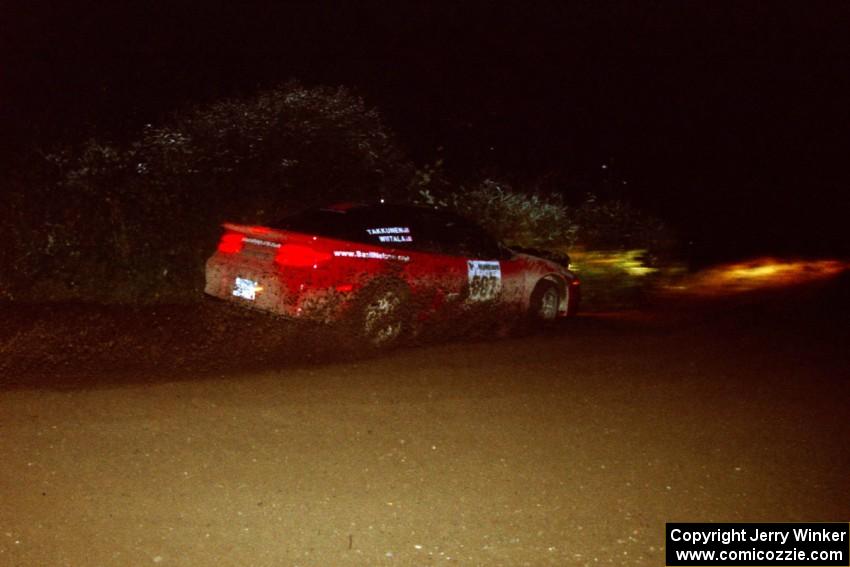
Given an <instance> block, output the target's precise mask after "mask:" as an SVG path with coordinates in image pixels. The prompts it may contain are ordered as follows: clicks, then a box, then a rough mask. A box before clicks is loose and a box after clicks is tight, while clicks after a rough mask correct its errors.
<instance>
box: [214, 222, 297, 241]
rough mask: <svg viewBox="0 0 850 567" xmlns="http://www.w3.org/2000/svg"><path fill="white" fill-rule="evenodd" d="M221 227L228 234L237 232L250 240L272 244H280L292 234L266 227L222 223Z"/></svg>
mask: <svg viewBox="0 0 850 567" xmlns="http://www.w3.org/2000/svg"><path fill="white" fill-rule="evenodd" d="M221 226H222V227H224V229H225V230H227V231H229V232H238V233H239V234H244V235H245V236H250V237H251V238H258V239H260V240H270V241H273V242H280V241H282V240H284V239H285V238H286V237H287V236H290V235H291V234H292V233H290V232H287V231H282V230H277V229H274V228H269V227H267V226H252V225H247V224H237V223H232V222H226V223H223V224H222V225H221Z"/></svg>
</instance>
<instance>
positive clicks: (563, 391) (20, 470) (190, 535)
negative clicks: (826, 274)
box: [0, 281, 850, 566]
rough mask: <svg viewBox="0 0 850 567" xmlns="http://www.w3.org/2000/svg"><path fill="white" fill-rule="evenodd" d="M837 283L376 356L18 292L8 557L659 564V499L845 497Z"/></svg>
mask: <svg viewBox="0 0 850 567" xmlns="http://www.w3.org/2000/svg"><path fill="white" fill-rule="evenodd" d="M846 288H847V286H846V281H844V282H842V283H841V285H836V286H833V287H830V288H828V289H820V288H816V289H807V290H805V291H800V292H788V293H781V294H777V295H774V296H771V297H748V298H745V299H736V300H729V301H713V302H708V303H704V302H703V303H693V302H692V303H688V302H682V301H681V300H680V301H679V303H677V304H676V305H675V306H666V307H663V308H656V309H654V310H646V311H635V312H621V313H609V314H604V313H597V314H593V315H586V316H583V317H580V318H579V319H577V320H575V321H571V322H569V324H568V325H566V326H564V327H562V328H559V329H556V330H554V331H552V332H548V333H545V334H541V335H536V336H530V337H523V338H513V339H504V340H468V341H461V342H452V343H442V344H430V345H425V346H418V347H415V348H406V349H401V350H398V351H396V352H393V353H389V354H386V355H382V356H378V357H371V358H369V357H361V358H357V357H350V356H349V357H346V356H338V353H336V349H335V345H334V344H333V342H332V341H330V340H329V339H326V338H325V339H323V338H322V337H321V336H318V337H317V336H316V334H315V333H312V332H309V331H310V330H309V329H305V328H302V327H299V326H296V325H288V326H285V325H282V324H281V323H280V322H278V321H269V320H265V319H257V318H256V316H254V315H250V316H248V315H244V316H243V315H241V314H234V313H232V312H227V313H225V314H223V312H222V311H221V309H222V308H221V307H220V306H218V305H212V306H211V307H210V306H205V307H202V308H197V307H187V306H182V307H179V306H178V307H175V306H172V307H157V308H138V309H136V310H130V311H128V310H122V309H116V308H103V307H98V308H95V307H87V306H73V307H67V306H65V307H57V306H50V307H46V306H38V307H34V306H29V307H24V308H22V307H15V308H14V309H13V308H11V307H8V306H7V308H6V309H5V311H4V317H5V322H4V324H3V330H0V354H2V358H3V365H2V366H0V372H2V380H0V382H2V389H1V390H0V455H2V457H0V565H3V566H5V565H26V566H30V565H31V566H46V565H57V566H58V565H72V566H77V565H79V566H89V565H103V566H107V565H116V566H135V565H187V566H198V565H234V566H237V565H238V566H248V565H258V566H265V565H268V566H282V565H300V566H312V565H316V566H320V565H321V566H324V565H442V564H458V565H534V566H537V565H653V566H657V565H663V563H664V542H663V534H664V522H666V521H730V522H735V521H775V522H781V521H847V520H848V519H850V490H848V479H850V446H848V442H847V440H848V438H850V420H848V418H847V407H848V400H850V396H848V394H850V375H849V374H850V373H849V372H848V369H850V357H849V356H848V353H847V348H846V347H847V345H848V340H847V339H848V333H847V325H846V324H844V322H843V320H842V315H841V314H842V313H844V314H846V309H839V308H838V307H836V305H843V307H846V305H847V302H846V299H847V294H846ZM836 302H837V303H836ZM841 302H844V303H843V304H842V303H841ZM281 329H283V330H281Z"/></svg>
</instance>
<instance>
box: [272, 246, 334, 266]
mask: <svg viewBox="0 0 850 567" xmlns="http://www.w3.org/2000/svg"><path fill="white" fill-rule="evenodd" d="M330 259H331V255H330V253H328V252H323V251H321V250H316V249H315V248H310V247H309V246H303V245H301V244H284V245H283V246H281V247H280V249H279V250H278V251H277V256H275V259H274V261H275V262H277V263H278V264H280V265H281V266H288V267H293V268H306V267H308V266H318V265H319V264H321V263H323V262H327V261H328V260H330Z"/></svg>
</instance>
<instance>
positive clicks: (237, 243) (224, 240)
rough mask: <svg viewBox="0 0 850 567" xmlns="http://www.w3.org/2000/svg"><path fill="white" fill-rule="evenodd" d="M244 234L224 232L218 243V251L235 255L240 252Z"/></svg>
mask: <svg viewBox="0 0 850 567" xmlns="http://www.w3.org/2000/svg"><path fill="white" fill-rule="evenodd" d="M244 239H245V235H244V234H239V233H238V232H226V233H225V234H224V236H222V237H221V242H219V243H218V251H219V252H223V253H225V254H236V253H237V252H240V251H241V250H242V245H243V242H242V241H243V240H244Z"/></svg>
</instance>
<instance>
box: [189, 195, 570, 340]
mask: <svg viewBox="0 0 850 567" xmlns="http://www.w3.org/2000/svg"><path fill="white" fill-rule="evenodd" d="M223 226H224V229H225V232H224V234H223V236H222V237H221V241H220V242H219V244H218V248H217V250H216V251H215V253H214V254H213V255H212V256H211V257H210V258H209V260H208V261H207V264H206V287H205V291H206V293H207V294H209V295H212V296H214V297H217V298H221V299H225V300H228V301H231V302H235V303H238V304H241V305H244V306H246V307H251V308H255V309H261V310H265V311H269V312H272V313H275V314H278V315H282V316H285V317H291V318H301V319H309V320H315V321H322V322H329V323H340V324H345V325H347V326H348V327H346V328H348V329H350V331H351V333H352V334H355V335H357V336H358V337H360V339H361V340H362V341H363V343H364V344H365V345H366V346H370V347H388V346H390V345H394V344H397V343H398V342H399V341H400V340H401V339H402V338H403V337H404V336H406V335H408V334H410V333H412V332H415V331H416V329H418V328H420V327H421V326H422V325H427V324H428V322H429V321H431V320H438V319H440V318H441V317H444V316H446V315H447V314H448V315H454V316H458V315H460V316H463V314H465V313H477V312H480V311H482V310H490V311H496V312H499V313H502V314H503V315H502V317H503V318H506V319H512V320H515V321H519V320H531V321H533V322H537V323H541V324H545V323H548V322H552V321H554V320H556V319H558V318H561V317H568V316H570V315H573V314H574V313H575V312H576V309H577V308H578V300H579V280H578V278H577V277H576V276H575V275H574V274H573V273H572V272H570V270H569V269H568V267H567V266H566V265H565V264H563V263H561V264H559V263H557V262H554V261H551V260H548V259H544V258H540V257H537V256H532V255H529V254H524V253H521V252H517V251H514V250H512V249H510V248H507V247H505V246H503V245H501V244H500V243H499V242H497V241H496V240H495V239H493V238H492V237H490V236H489V235H488V234H487V233H485V232H484V231H483V230H482V229H481V228H479V227H478V226H476V225H475V224H473V223H471V222H469V221H467V220H466V219H464V218H462V217H460V216H457V215H455V214H452V213H449V212H445V211H439V210H434V209H430V208H424V207H415V206H409V205H389V204H374V205H366V204H345V205H334V206H330V207H327V208H316V209H309V210H306V211H303V212H300V213H298V214H295V215H292V216H289V217H286V218H283V219H281V220H280V221H278V222H274V223H270V226H248V225H242V224H233V223H225V224H224V225H223Z"/></svg>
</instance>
